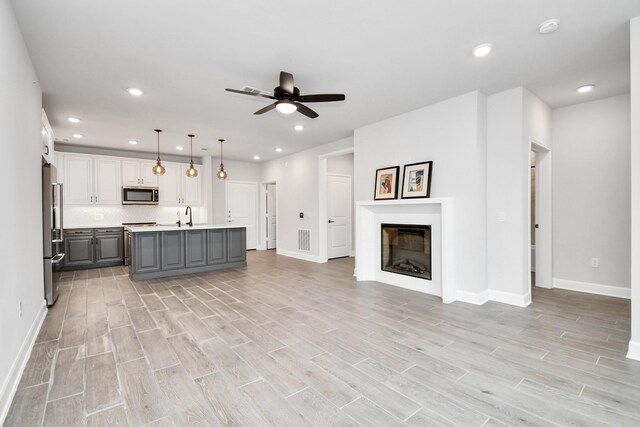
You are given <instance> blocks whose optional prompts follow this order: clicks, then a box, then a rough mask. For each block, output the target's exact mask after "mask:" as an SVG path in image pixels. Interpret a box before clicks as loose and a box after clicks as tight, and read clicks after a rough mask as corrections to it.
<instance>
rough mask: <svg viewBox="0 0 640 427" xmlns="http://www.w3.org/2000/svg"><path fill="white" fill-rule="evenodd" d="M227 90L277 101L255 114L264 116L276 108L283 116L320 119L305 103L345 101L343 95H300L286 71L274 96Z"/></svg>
mask: <svg viewBox="0 0 640 427" xmlns="http://www.w3.org/2000/svg"><path fill="white" fill-rule="evenodd" d="M226 90H227V91H229V92H234V93H241V94H243V95H251V96H259V97H262V98H268V99H275V100H276V102H274V103H273V104H269V105H267V106H266V107H264V108H262V109H260V110H258V111H256V112H255V113H253V114H264V113H266V112H267V111H271V110H273V109H274V108H275V109H277V110H278V111H280V112H281V113H283V114H291V113H293V112H294V111H298V112H300V113H302V114H304V115H305V116H307V117H309V118H311V119H315V118H316V117H318V113H316V112H315V111H313V110H312V109H311V108H309V107H307V106H306V105H304V104H303V103H304V102H333V101H344V100H345V97H344V95H343V94H322V95H300V89H298V88H297V87H295V86H294V85H293V75H292V74H290V73H287V72H285V71H280V86H278V87H276V88H275V89H274V90H273V95H267V94H264V93H259V92H247V91H244V90H237V89H226Z"/></svg>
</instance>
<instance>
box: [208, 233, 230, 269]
mask: <svg viewBox="0 0 640 427" xmlns="http://www.w3.org/2000/svg"><path fill="white" fill-rule="evenodd" d="M207 246H208V254H207V264H209V265H212V264H224V263H225V262H227V230H225V229H219V230H218V229H214V230H208V235H207Z"/></svg>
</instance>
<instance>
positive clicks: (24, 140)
mask: <svg viewBox="0 0 640 427" xmlns="http://www.w3.org/2000/svg"><path fill="white" fill-rule="evenodd" d="M0 58H2V61H0V93H1V94H2V96H0V153H1V155H2V159H3V160H4V161H3V162H2V168H0V182H2V183H5V185H3V186H2V190H1V191H2V203H3V209H1V210H0V223H1V224H3V225H4V227H3V230H2V239H3V244H2V245H0V271H2V278H1V279H0V296H1V297H0V347H1V350H0V387H1V388H0V424H2V421H3V418H4V416H5V415H6V410H7V409H8V405H9V404H10V402H9V398H10V397H11V394H12V392H13V389H14V387H15V385H16V382H17V380H18V378H17V375H19V374H20V372H19V370H20V369H21V367H22V366H21V362H22V360H20V358H21V357H26V353H27V352H28V351H29V345H30V344H31V338H32V337H31V336H29V334H30V330H31V331H32V333H34V332H35V329H36V328H37V327H38V326H39V324H38V320H39V318H38V315H39V314H44V311H41V310H42V307H43V301H44V285H43V283H44V282H43V273H42V266H43V261H42V189H41V187H42V184H41V180H42V169H41V165H42V161H41V154H40V153H41V136H40V129H41V124H40V111H41V108H42V102H41V100H42V94H41V91H40V88H39V86H38V83H37V80H38V79H37V76H36V74H35V71H34V68H33V65H32V64H31V60H30V59H29V55H28V53H27V49H26V47H25V45H24V42H23V40H22V35H21V34H20V31H19V29H18V24H17V22H16V19H15V17H14V14H13V10H12V9H11V6H10V4H9V2H8V1H7V0H0ZM19 302H22V317H21V318H20V317H18V304H19Z"/></svg>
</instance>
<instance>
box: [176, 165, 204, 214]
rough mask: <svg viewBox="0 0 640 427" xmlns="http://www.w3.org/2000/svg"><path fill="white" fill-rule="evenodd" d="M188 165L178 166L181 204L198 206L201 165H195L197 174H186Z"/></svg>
mask: <svg viewBox="0 0 640 427" xmlns="http://www.w3.org/2000/svg"><path fill="white" fill-rule="evenodd" d="M187 169H188V166H181V167H180V178H181V179H182V200H183V204H185V205H189V206H198V205H200V204H202V172H203V171H202V167H201V166H198V165H196V169H198V176H196V177H188V176H187Z"/></svg>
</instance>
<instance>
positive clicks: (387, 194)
mask: <svg viewBox="0 0 640 427" xmlns="http://www.w3.org/2000/svg"><path fill="white" fill-rule="evenodd" d="M399 175H400V166H391V167H387V168H381V169H377V170H376V187H375V189H374V193H373V199H374V200H395V199H397V198H398V176H399Z"/></svg>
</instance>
